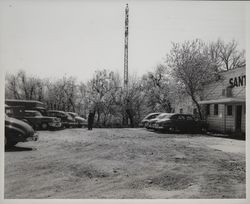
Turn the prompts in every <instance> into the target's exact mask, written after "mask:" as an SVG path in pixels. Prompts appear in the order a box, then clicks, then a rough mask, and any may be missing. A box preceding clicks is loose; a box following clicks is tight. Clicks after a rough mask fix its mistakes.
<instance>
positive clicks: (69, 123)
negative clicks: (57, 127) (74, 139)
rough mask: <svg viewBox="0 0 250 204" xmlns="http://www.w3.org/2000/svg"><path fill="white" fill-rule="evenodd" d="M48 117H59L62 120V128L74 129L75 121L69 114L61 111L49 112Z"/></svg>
mask: <svg viewBox="0 0 250 204" xmlns="http://www.w3.org/2000/svg"><path fill="white" fill-rule="evenodd" d="M47 114H48V116H50V117H57V118H60V119H61V123H62V127H65V128H70V127H74V125H75V120H74V118H72V117H71V115H69V114H68V113H67V112H64V111H59V110H48V111H47Z"/></svg>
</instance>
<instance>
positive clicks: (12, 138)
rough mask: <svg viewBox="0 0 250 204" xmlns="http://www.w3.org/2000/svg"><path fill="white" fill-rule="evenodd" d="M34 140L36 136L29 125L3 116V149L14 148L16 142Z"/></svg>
mask: <svg viewBox="0 0 250 204" xmlns="http://www.w3.org/2000/svg"><path fill="white" fill-rule="evenodd" d="M36 140H38V134H37V133H36V132H35V131H34V129H33V128H32V127H31V126H30V125H29V124H27V123H25V122H23V121H21V120H18V119H15V118H11V117H9V116H7V115H6V114H5V147H11V146H14V145H16V144H17V143H18V142H28V141H36Z"/></svg>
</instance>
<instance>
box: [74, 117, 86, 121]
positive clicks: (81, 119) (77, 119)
mask: <svg viewBox="0 0 250 204" xmlns="http://www.w3.org/2000/svg"><path fill="white" fill-rule="evenodd" d="M75 120H76V121H79V122H86V121H87V120H86V119H84V118H82V117H80V116H76V117H75Z"/></svg>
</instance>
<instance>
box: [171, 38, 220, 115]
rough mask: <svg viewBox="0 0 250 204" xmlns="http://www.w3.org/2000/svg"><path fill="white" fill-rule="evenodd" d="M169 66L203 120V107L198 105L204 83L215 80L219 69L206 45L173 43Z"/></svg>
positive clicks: (194, 42) (196, 41) (199, 41)
mask: <svg viewBox="0 0 250 204" xmlns="http://www.w3.org/2000/svg"><path fill="white" fill-rule="evenodd" d="M166 62H167V64H168V66H169V68H171V72H172V75H173V77H174V79H175V80H176V83H177V84H178V85H179V87H182V89H183V90H184V91H185V93H186V94H188V95H189V96H190V97H191V99H192V101H193V102H194V104H195V105H196V107H197V110H198V113H199V117H200V118H202V112H201V107H200V105H199V103H198V100H199V99H200V93H201V90H202V89H203V85H204V83H207V82H208V81H210V80H213V79H214V77H215V75H216V73H217V69H216V67H215V66H214V64H213V63H212V62H211V60H210V59H209V57H208V55H207V53H206V49H205V44H204V43H203V42H202V41H201V40H198V39H196V40H193V41H185V42H184V43H182V44H180V43H173V47H172V49H171V51H170V54H168V55H167V61H166Z"/></svg>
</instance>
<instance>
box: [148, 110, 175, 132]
mask: <svg viewBox="0 0 250 204" xmlns="http://www.w3.org/2000/svg"><path fill="white" fill-rule="evenodd" d="M169 114H171V113H161V114H159V115H158V116H157V117H155V118H153V119H151V120H149V121H148V124H147V128H148V129H155V124H156V122H157V121H158V120H161V119H163V118H165V117H166V116H168V115H169Z"/></svg>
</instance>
